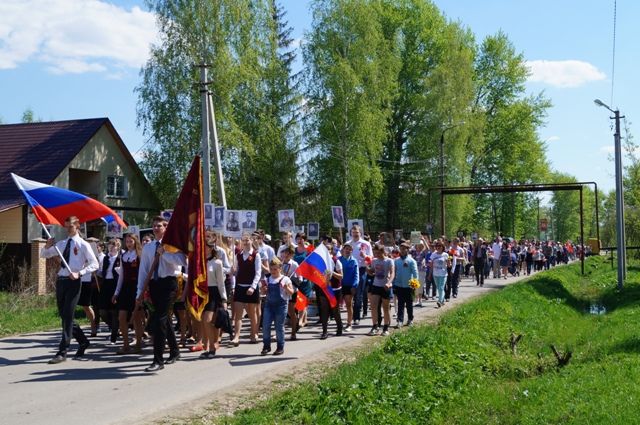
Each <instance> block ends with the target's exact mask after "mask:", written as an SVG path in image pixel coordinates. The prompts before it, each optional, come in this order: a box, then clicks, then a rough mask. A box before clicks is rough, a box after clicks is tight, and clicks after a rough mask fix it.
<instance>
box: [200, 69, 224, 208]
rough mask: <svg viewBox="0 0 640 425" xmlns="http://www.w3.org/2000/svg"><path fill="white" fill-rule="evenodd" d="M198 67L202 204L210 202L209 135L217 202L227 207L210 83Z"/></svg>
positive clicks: (203, 71) (205, 72)
mask: <svg viewBox="0 0 640 425" xmlns="http://www.w3.org/2000/svg"><path fill="white" fill-rule="evenodd" d="M199 67H200V95H201V99H202V146H201V149H202V158H203V161H202V179H203V182H204V190H203V192H204V202H205V203H210V202H211V135H213V156H214V161H215V166H216V184H217V188H218V202H220V204H221V206H223V207H225V208H226V207H227V197H226V194H225V190H224V178H223V175H222V163H221V161H220V144H219V143H218V130H217V128H216V115H215V111H214V108H213V100H212V99H211V93H210V92H209V89H208V88H207V87H208V85H209V84H210V83H211V82H210V81H207V68H208V67H209V65H207V64H202V65H199Z"/></svg>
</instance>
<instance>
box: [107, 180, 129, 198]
mask: <svg viewBox="0 0 640 425" xmlns="http://www.w3.org/2000/svg"><path fill="white" fill-rule="evenodd" d="M127 192H128V190H127V178H126V177H125V176H109V177H107V196H109V197H111V198H126V197H127Z"/></svg>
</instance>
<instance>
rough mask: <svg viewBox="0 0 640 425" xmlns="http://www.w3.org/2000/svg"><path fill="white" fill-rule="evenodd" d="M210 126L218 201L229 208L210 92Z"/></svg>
mask: <svg viewBox="0 0 640 425" xmlns="http://www.w3.org/2000/svg"><path fill="white" fill-rule="evenodd" d="M208 97H209V111H210V116H209V128H210V130H211V134H212V135H213V160H214V161H215V166H216V185H217V187H218V201H219V202H220V203H221V204H222V206H223V207H225V208H227V194H226V192H225V190H224V176H223V174H222V161H221V160H220V143H218V129H217V127H216V112H215V110H214V108H213V96H212V95H211V94H209V96H208Z"/></svg>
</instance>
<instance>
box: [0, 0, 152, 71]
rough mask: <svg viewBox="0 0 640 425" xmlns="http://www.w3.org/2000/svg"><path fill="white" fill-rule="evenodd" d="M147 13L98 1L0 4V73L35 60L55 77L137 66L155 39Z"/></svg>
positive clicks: (7, 1)
mask: <svg viewBox="0 0 640 425" xmlns="http://www.w3.org/2000/svg"><path fill="white" fill-rule="evenodd" d="M157 37H158V31H157V29H156V25H155V18H154V15H153V14H152V13H149V12H145V11H143V10H141V9H140V8H139V7H134V8H132V9H131V10H126V9H123V8H121V7H118V6H115V5H113V4H110V3H107V2H105V1H100V0H2V1H0V70H2V69H12V68H17V67H18V66H20V64H21V63H25V62H29V61H39V62H42V63H43V64H45V66H46V68H47V69H48V70H49V71H51V72H53V73H58V74H66V73H76V74H78V73H85V72H108V73H109V75H110V76H113V75H118V73H119V72H121V71H122V70H123V69H131V68H136V69H137V68H139V67H140V66H142V65H143V64H144V63H145V62H146V60H147V58H148V56H149V45H150V44H151V43H153V42H155V41H156V40H157V39H158V38H157Z"/></svg>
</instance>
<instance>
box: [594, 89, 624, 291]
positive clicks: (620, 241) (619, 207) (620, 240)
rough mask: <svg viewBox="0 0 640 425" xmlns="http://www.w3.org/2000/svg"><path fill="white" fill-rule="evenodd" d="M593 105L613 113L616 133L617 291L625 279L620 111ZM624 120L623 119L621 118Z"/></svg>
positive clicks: (599, 102)
mask: <svg viewBox="0 0 640 425" xmlns="http://www.w3.org/2000/svg"><path fill="white" fill-rule="evenodd" d="M594 103H595V104H596V105H598V106H602V107H603V108H607V109H608V110H609V111H610V112H612V113H613V115H614V116H613V117H610V118H611V119H612V120H615V125H616V133H615V134H614V135H613V141H614V146H615V165H616V244H617V248H616V249H617V251H618V289H622V288H623V285H624V280H625V279H626V278H627V246H626V244H627V243H626V237H625V230H624V186H623V183H622V146H621V141H620V118H621V117H620V110H619V109H616V110H615V111H614V110H613V109H611V108H610V107H609V105H607V104H606V103H604V102H603V101H601V100H600V99H596V100H594ZM622 118H624V117H622Z"/></svg>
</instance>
